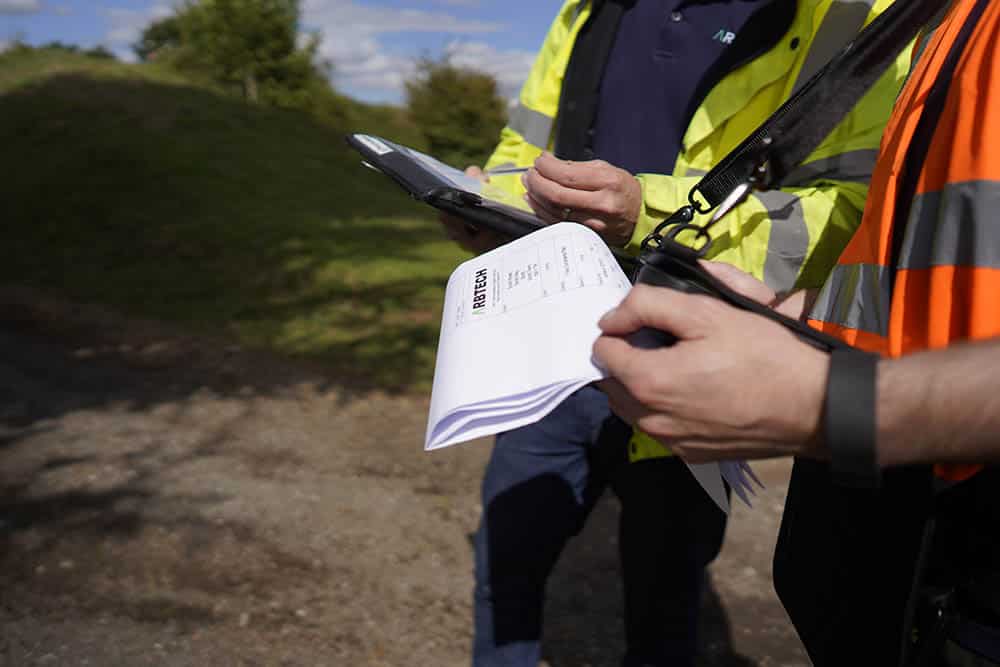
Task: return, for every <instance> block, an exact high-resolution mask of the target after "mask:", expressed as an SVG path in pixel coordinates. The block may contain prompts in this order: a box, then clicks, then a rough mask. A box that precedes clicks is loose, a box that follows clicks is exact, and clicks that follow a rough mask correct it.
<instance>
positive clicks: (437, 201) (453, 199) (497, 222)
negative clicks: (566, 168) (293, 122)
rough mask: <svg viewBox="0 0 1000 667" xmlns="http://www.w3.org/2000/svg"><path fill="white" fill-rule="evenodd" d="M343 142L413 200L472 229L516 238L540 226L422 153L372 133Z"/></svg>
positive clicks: (524, 214) (520, 211) (348, 137)
mask: <svg viewBox="0 0 1000 667" xmlns="http://www.w3.org/2000/svg"><path fill="white" fill-rule="evenodd" d="M347 143H348V145H350V146H351V148H353V149H355V150H356V151H358V152H359V153H361V155H362V157H363V158H364V161H365V163H366V164H367V165H368V166H370V167H373V168H374V169H376V170H377V171H380V172H382V173H383V174H385V175H386V176H388V177H389V178H391V179H392V180H394V181H396V183H397V184H399V185H400V186H401V187H402V188H403V189H404V190H406V191H407V192H408V193H410V195H411V196H413V198H415V199H417V200H419V201H422V202H424V203H425V204H429V205H431V206H433V207H434V208H436V209H439V210H441V211H444V212H446V213H450V214H451V215H454V216H456V217H459V218H461V219H462V220H465V221H467V222H468V223H470V224H471V225H473V226H475V227H485V228H487V229H490V230H493V231H495V232H499V233H500V234H504V235H506V236H510V237H512V238H518V237H521V236H524V235H526V234H530V233H531V232H534V231H537V230H539V229H541V228H542V227H544V226H545V223H543V222H542V221H541V220H539V219H538V218H537V217H536V216H535V215H533V214H532V213H530V212H528V211H524V210H521V209H519V208H516V207H514V206H512V205H510V204H505V203H503V202H502V201H499V200H497V199H491V198H490V197H489V195H488V194H487V195H484V194H482V193H480V192H478V191H476V190H478V187H476V185H475V181H474V179H471V178H470V177H468V176H465V174H463V173H462V172H461V171H459V170H458V169H455V168H454V167H451V166H449V165H446V164H444V163H443V162H440V161H439V160H437V159H435V158H433V157H431V156H430V155H427V154H426V153H421V152H420V151H417V150H414V149H412V148H409V147H407V146H402V145H400V144H397V143H395V142H392V141H389V140H388V139H383V138H382V137H377V136H374V135H371V134H349V135H347Z"/></svg>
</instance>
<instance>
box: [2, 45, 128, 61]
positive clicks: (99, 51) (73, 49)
mask: <svg viewBox="0 0 1000 667" xmlns="http://www.w3.org/2000/svg"><path fill="white" fill-rule="evenodd" d="M11 51H14V52H22V53H25V52H32V51H48V52H51V53H56V54H79V55H83V56H87V57H90V58H99V59H101V60H117V58H115V54H113V53H111V51H109V50H108V49H107V48H105V47H103V46H95V47H93V48H90V49H84V48H82V47H79V46H77V45H76V44H67V43H65V42H59V41H55V42H47V43H45V44H41V45H39V46H30V45H28V44H25V43H23V42H16V43H15V44H14V46H13V47H12V48H11Z"/></svg>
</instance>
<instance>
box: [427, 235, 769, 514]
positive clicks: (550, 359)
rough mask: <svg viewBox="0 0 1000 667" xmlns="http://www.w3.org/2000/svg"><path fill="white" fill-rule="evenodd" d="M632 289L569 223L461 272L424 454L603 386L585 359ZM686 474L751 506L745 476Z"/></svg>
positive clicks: (725, 470) (608, 256)
mask: <svg viewBox="0 0 1000 667" xmlns="http://www.w3.org/2000/svg"><path fill="white" fill-rule="evenodd" d="M630 289H631V283H630V282H629V279H628V277H627V276H626V275H625V274H624V273H623V272H622V270H621V268H620V267H619V265H618V262H617V260H616V259H615V257H614V255H612V253H611V251H610V250H609V249H608V247H607V245H605V243H604V242H603V241H602V240H601V238H600V237H599V236H598V235H597V234H596V233H595V232H593V231H592V230H590V229H588V228H587V227H584V226H583V225H579V224H576V223H560V224H557V225H552V226H550V227H545V228H543V229H541V230H539V231H537V232H534V233H532V234H529V235H527V236H524V237H521V238H519V239H517V240H514V241H511V242H510V243H508V244H506V245H504V246H501V247H500V248H497V249H496V250H493V251H491V252H488V253H485V254H483V255H480V256H479V257H476V258H474V259H471V260H469V261H467V262H465V263H463V264H461V265H460V266H459V267H458V268H457V269H455V271H454V273H452V275H451V278H450V279H449V280H448V287H447V289H446V291H445V300H444V312H443V314H442V319H441V337H440V339H439V341H438V353H437V361H436V366H435V370H434V386H433V389H432V392H431V406H430V414H429V418H428V423H427V433H426V436H425V439H424V448H425V449H427V450H433V449H440V448H442V447H447V446H449V445H454V444H457V443H460V442H466V441H468V440H473V439H475V438H481V437H484V436H489V435H494V434H496V433H500V432H502V431H509V430H511V429H514V428H518V427H521V426H526V425H528V424H533V423H535V422H537V421H539V420H540V419H542V418H543V417H545V415H547V414H549V413H550V412H551V411H552V410H554V409H555V408H556V406H558V405H559V404H560V403H561V402H562V401H564V400H565V399H566V398H567V397H568V396H569V395H570V394H572V393H573V392H574V391H576V390H577V389H579V388H581V387H583V386H584V385H586V384H589V383H591V382H594V381H596V380H600V379H602V378H603V377H605V373H604V371H603V370H602V369H600V368H599V367H598V366H597V365H596V364H595V363H594V361H593V359H592V357H591V350H592V348H593V345H594V341H596V340H597V338H598V336H599V335H600V329H599V328H598V326H597V322H598V320H600V318H601V316H602V315H604V313H606V312H608V311H609V310H611V309H612V308H614V307H615V306H617V305H618V304H619V303H621V300H622V299H624V298H625V295H626V294H628V292H629V290H630ZM635 344H637V345H639V346H645V345H647V344H648V345H652V342H651V341H646V342H645V343H643V342H642V341H635ZM688 467H689V468H690V469H691V473H692V474H693V475H694V476H695V478H696V479H697V480H698V482H699V483H700V484H701V486H702V487H703V488H704V489H705V491H706V493H708V494H709V496H710V497H711V498H712V499H713V500H714V501H715V502H716V504H718V506H719V507H720V508H721V509H722V511H724V512H727V513H728V512H729V501H728V497H727V493H726V488H725V485H724V483H723V479H725V482H726V483H728V484H729V486H730V487H731V488H732V489H733V492H734V493H736V495H737V496H739V497H740V498H742V499H743V500H744V501H746V502H747V503H748V504H749V497H750V496H751V495H752V494H753V493H754V491H753V488H752V487H751V485H750V483H749V481H748V480H749V479H751V477H750V475H752V473H749V474H748V469H746V468H744V467H743V466H741V465H740V464H739V463H727V464H722V465H719V464H715V463H712V464H707V465H689V466H688Z"/></svg>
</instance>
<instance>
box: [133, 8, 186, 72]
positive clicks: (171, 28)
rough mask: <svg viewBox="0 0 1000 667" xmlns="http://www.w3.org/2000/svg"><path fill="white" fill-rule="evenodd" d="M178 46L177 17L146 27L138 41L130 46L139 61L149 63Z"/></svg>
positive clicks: (179, 34) (167, 18)
mask: <svg viewBox="0 0 1000 667" xmlns="http://www.w3.org/2000/svg"><path fill="white" fill-rule="evenodd" d="M180 45H181V22H180V19H179V18H178V17H177V16H168V17H166V18H163V19H160V20H159V21H153V22H152V23H150V24H149V25H148V26H146V29H145V30H143V31H142V34H141V35H140V36H139V41H138V42H136V43H135V44H133V45H132V50H133V51H135V54H136V55H137V56H139V60H141V61H143V62H149V61H150V60H155V59H156V58H158V57H160V56H161V55H165V54H166V52H168V51H169V50H171V49H176V48H178V47H179V46H180Z"/></svg>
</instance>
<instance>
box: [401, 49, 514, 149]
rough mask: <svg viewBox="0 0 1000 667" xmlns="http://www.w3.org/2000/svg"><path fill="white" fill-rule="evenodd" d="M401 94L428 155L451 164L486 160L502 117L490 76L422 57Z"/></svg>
mask: <svg viewBox="0 0 1000 667" xmlns="http://www.w3.org/2000/svg"><path fill="white" fill-rule="evenodd" d="M406 96H407V105H408V108H409V111H410V117H411V118H412V119H413V121H414V123H416V125H417V126H418V127H419V128H420V130H421V132H422V133H423V135H424V137H425V138H426V141H427V146H428V148H429V150H430V151H431V153H433V154H434V155H435V156H437V157H438V158H440V159H442V160H444V161H445V162H448V163H450V164H453V165H456V166H464V165H467V164H477V165H478V164H482V163H483V162H485V161H486V158H488V157H489V155H490V153H491V152H492V150H493V147H494V146H495V145H496V142H497V137H498V135H499V133H500V130H501V129H502V128H503V126H504V122H505V119H506V112H505V107H506V103H505V101H504V99H503V98H502V97H501V96H500V95H499V93H498V92H497V84H496V80H495V79H494V78H493V77H492V76H490V75H489V74H485V73H483V72H477V71H475V70H471V69H467V68H460V67H455V66H454V65H452V64H451V63H450V62H448V60H447V59H444V60H440V61H433V60H429V59H424V60H422V61H421V62H420V63H419V65H418V76H417V79H416V80H414V81H412V82H409V83H407V84H406Z"/></svg>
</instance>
